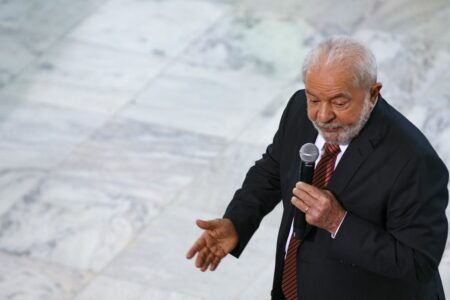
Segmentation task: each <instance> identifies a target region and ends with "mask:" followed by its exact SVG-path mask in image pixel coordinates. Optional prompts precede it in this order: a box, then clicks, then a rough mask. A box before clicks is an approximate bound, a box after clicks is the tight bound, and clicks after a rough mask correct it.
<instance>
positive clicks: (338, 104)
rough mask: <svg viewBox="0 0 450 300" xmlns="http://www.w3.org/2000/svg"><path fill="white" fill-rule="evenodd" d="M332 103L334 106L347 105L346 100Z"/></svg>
mask: <svg viewBox="0 0 450 300" xmlns="http://www.w3.org/2000/svg"><path fill="white" fill-rule="evenodd" d="M333 105H334V106H336V107H344V106H345V105H347V102H335V103H333Z"/></svg>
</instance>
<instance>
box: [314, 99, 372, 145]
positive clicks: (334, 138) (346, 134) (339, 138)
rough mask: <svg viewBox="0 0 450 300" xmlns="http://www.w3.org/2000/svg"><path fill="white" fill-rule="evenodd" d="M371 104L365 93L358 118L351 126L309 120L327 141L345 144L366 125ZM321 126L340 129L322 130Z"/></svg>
mask: <svg viewBox="0 0 450 300" xmlns="http://www.w3.org/2000/svg"><path fill="white" fill-rule="evenodd" d="M373 106H374V105H373V104H372V102H370V94H369V93H367V95H366V97H365V99H364V103H363V107H362V109H361V114H360V115H359V119H358V121H357V122H356V123H355V124H354V125H352V126H349V125H342V124H340V123H339V122H332V123H321V122H315V121H313V120H311V122H312V123H313V124H314V127H315V128H316V129H317V131H318V132H319V133H320V135H321V136H322V137H323V138H324V140H325V141H326V142H327V143H329V144H335V145H347V144H349V143H350V141H351V140H352V139H353V138H355V137H356V136H357V135H358V134H359V132H360V131H361V129H363V127H364V125H366V123H367V121H368V120H369V117H370V114H371V112H372V108H373ZM321 128H339V129H340V130H339V131H337V132H324V131H322V130H321Z"/></svg>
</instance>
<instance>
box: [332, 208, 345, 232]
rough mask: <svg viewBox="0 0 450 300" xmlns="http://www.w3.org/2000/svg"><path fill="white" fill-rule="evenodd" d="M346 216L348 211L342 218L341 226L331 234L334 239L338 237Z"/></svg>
mask: <svg viewBox="0 0 450 300" xmlns="http://www.w3.org/2000/svg"><path fill="white" fill-rule="evenodd" d="M346 216H347V212H345V214H344V217H343V218H342V220H341V223H339V226H338V227H337V229H336V232H335V233H332V234H331V238H333V239H335V238H336V235H337V234H338V232H339V228H341V225H342V223H343V222H344V220H345V217H346Z"/></svg>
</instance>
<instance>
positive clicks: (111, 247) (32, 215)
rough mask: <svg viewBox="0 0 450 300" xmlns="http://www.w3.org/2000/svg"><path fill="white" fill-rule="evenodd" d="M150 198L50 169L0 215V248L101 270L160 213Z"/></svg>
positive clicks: (110, 184)
mask: <svg viewBox="0 0 450 300" xmlns="http://www.w3.org/2000/svg"><path fill="white" fill-rule="evenodd" d="M152 200H153V199H151V198H150V197H143V195H139V194H135V193H133V190H131V191H130V190H127V189H126V187H124V186H123V185H121V184H120V183H116V182H108V181H104V180H101V179H100V178H96V177H89V176H85V177H82V176H73V175H72V174H67V173H65V174H63V173H58V174H53V175H52V176H50V177H48V178H47V179H46V180H45V181H42V182H40V184H38V185H36V186H35V187H34V188H33V189H31V190H29V191H28V192H27V193H26V194H25V195H24V196H23V197H22V198H21V199H20V200H19V201H17V202H16V203H15V204H14V205H13V206H11V208H10V209H9V210H8V211H7V212H6V213H4V214H3V215H2V216H1V217H0V249H1V250H3V251H7V252H9V253H12V254H16V255H21V256H29V257H34V258H39V259H42V260H45V261H51V262H55V263H59V264H61V265H66V266H70V267H73V268H77V269H83V270H93V271H99V270H101V269H102V268H103V267H104V266H105V265H106V264H107V263H108V262H109V261H110V260H111V259H112V258H113V257H114V256H115V255H117V254H118V253H119V252H120V251H121V250H122V249H123V248H124V247H126V246H127V245H128V243H129V242H130V241H131V240H132V239H133V238H134V237H135V235H136V234H137V232H139V231H140V230H141V228H142V227H143V226H144V225H145V224H146V223H147V222H148V221H149V220H150V219H151V218H152V217H153V216H155V215H156V214H157V213H158V211H159V208H158V207H157V206H156V205H155V204H154V201H152Z"/></svg>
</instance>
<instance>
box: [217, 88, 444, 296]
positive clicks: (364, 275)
mask: <svg viewBox="0 0 450 300" xmlns="http://www.w3.org/2000/svg"><path fill="white" fill-rule="evenodd" d="M316 137H317V131H316V130H315V128H314V127H313V125H312V123H311V122H310V121H309V119H308V117H307V111H306V97H305V93H304V91H303V90H301V91H298V92H297V93H295V94H294V95H293V96H292V98H291V100H290V101H289V103H288V105H287V107H286V109H285V111H284V113H283V116H282V119H281V122H280V126H279V128H278V131H277V133H276V134H275V136H274V139H273V143H272V144H271V145H269V146H268V147H267V150H266V153H265V154H263V157H262V158H261V159H260V160H258V161H257V162H256V163H255V165H254V166H253V167H251V168H250V170H249V171H248V173H247V176H246V178H245V180H244V183H243V185H242V188H240V189H239V190H238V191H236V193H235V195H234V197H233V199H232V201H231V202H230V204H229V206H228V208H227V210H226V213H225V215H224V217H225V218H229V219H230V220H231V221H232V222H233V224H234V225H235V227H236V230H237V232H238V235H239V244H238V246H237V247H236V248H235V249H234V250H233V252H232V254H233V255H234V256H236V257H238V256H239V255H240V254H241V252H242V251H243V250H244V248H245V246H246V244H247V242H248V241H249V240H250V238H251V236H252V235H253V233H254V232H255V231H256V229H257V228H258V226H259V224H260V222H261V220H262V218H263V217H264V216H265V215H266V214H267V213H269V212H270V211H271V210H272V209H273V208H274V207H275V206H276V205H277V204H278V203H279V202H280V201H282V203H283V207H284V211H283V217H282V220H281V224H280V229H279V233H278V242H277V251H276V253H277V254H276V264H275V275H274V283H273V289H272V298H273V299H283V295H282V292H281V277H282V272H283V264H284V255H285V245H286V240H287V238H288V234H289V229H290V226H291V222H292V218H293V214H294V207H293V206H292V204H291V203H290V199H291V197H292V189H293V187H294V185H295V183H296V181H297V176H298V169H299V164H300V161H299V155H298V151H299V148H300V147H301V146H302V145H303V144H305V143H308V142H309V143H314V142H315V139H316ZM447 184H448V171H447V169H446V167H445V165H444V164H443V162H442V161H441V160H440V158H439V157H438V155H437V154H436V152H435V151H434V150H433V148H432V146H431V145H430V144H429V142H428V141H427V139H426V138H425V137H424V136H423V134H422V133H421V132H420V131H419V130H418V129H417V128H416V127H415V126H414V125H413V124H411V123H410V122H409V121H408V120H407V119H406V118H405V117H403V116H402V115H401V114H400V113H399V112H397V111H396V110H395V109H394V108H392V107H391V106H390V105H389V104H388V103H387V102H386V101H385V100H384V99H383V98H381V96H380V97H379V99H378V102H377V104H376V106H375V108H374V110H373V111H372V114H371V117H370V119H369V121H368V122H367V124H366V126H365V127H364V128H363V129H362V131H361V132H360V134H359V135H358V136H357V137H356V138H354V139H353V140H352V142H351V143H350V145H349V147H348V148H347V150H346V152H345V153H344V155H343V156H342V158H341V160H340V162H339V164H338V166H337V168H336V170H335V172H334V174H333V176H332V178H331V180H330V182H329V185H328V190H330V191H331V192H332V193H333V194H334V195H335V197H336V199H337V200H338V201H339V202H340V203H341V204H342V206H343V207H344V208H345V209H346V210H347V212H348V213H347V216H346V218H345V220H344V222H343V223H342V226H341V228H340V230H339V232H338V235H337V236H336V239H332V238H331V236H330V233H329V232H327V231H325V230H322V229H319V228H313V229H312V230H311V231H310V233H309V234H308V235H307V236H306V237H305V238H304V241H303V243H302V244H301V246H300V248H299V250H298V253H297V281H298V291H299V299H301V300H310V299H311V300H321V299H323V300H329V299H346V300H348V299H357V300H363V299H376V300H379V299H383V300H385V299H395V300H402V299H424V300H425V299H426V300H431V299H444V292H443V287H442V283H441V279H440V276H439V272H438V265H439V262H440V259H441V257H442V254H443V251H444V248H445V243H446V239H447V219H446V216H445V208H446V206H447V202H448V191H447ZM249 255H251V254H249Z"/></svg>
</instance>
